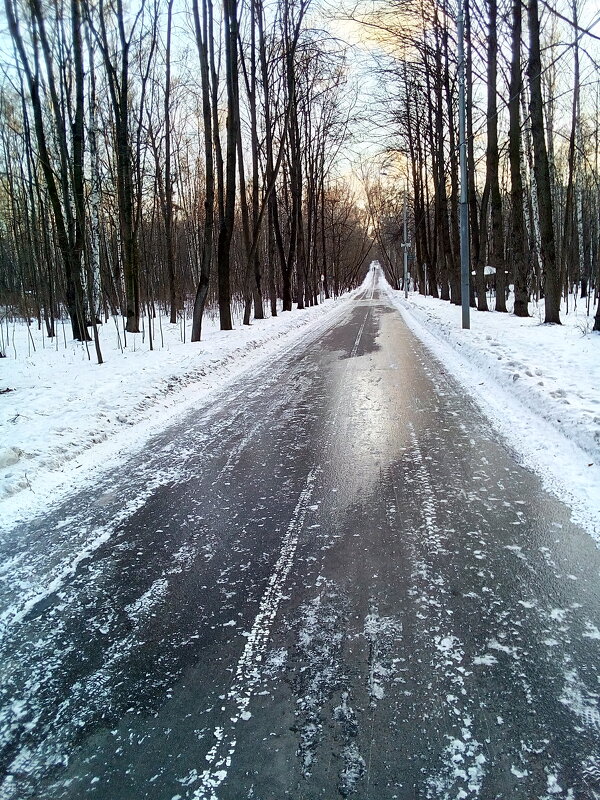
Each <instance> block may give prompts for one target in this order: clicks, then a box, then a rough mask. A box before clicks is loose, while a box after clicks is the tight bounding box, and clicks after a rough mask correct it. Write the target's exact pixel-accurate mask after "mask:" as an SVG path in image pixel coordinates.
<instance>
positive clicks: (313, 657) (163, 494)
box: [0, 281, 600, 800]
mask: <svg viewBox="0 0 600 800" xmlns="http://www.w3.org/2000/svg"><path fill="white" fill-rule="evenodd" d="M0 563H1V564H3V567H2V568H1V569H0V599H1V606H0V624H1V628H0V632H1V641H0V658H1V662H2V678H3V679H2V710H1V712H0V745H1V750H0V754H1V769H2V775H3V778H2V782H1V784H0V798H3V800H28V799H29V798H40V800H42V799H43V800H55V798H69V799H73V800H74V799H75V798H88V797H90V798H102V800H134V799H135V800H142V798H151V800H175V798H178V799H180V800H183V799H184V798H186V799H190V798H194V799H195V800H209V799H210V798H218V800H242V799H243V798H256V799H258V800H283V799H284V798H292V800H316V798H325V800H335V798H340V797H356V798H360V800H393V798H399V799H401V800H404V799H405V798H406V799H408V798H415V799H417V798H419V799H420V798H435V799H436V800H437V799H438V798H448V800H450V798H451V799H452V800H455V799H458V798H484V799H487V798H509V797H510V798H513V799H516V800H519V799H521V798H522V800H533V798H577V800H580V799H581V798H594V797H599V796H600V752H599V744H600V711H599V706H598V699H599V696H600V684H599V674H598V665H599V663H600V659H599V654H600V630H599V629H600V614H599V611H600V597H599V588H598V587H599V581H598V577H599V567H600V557H599V553H598V550H597V548H596V546H595V544H594V543H593V541H592V539H591V538H590V537H589V536H588V535H587V534H586V532H585V531H583V530H581V529H580V528H578V527H577V526H575V525H573V524H572V523H571V522H570V514H569V510H568V508H566V507H565V506H564V505H562V504H561V503H560V502H558V501H557V500H556V499H553V498H552V497H551V496H549V495H548V494H546V493H545V492H544V491H543V489H542V487H541V484H540V481H539V479H538V478H537V477H536V476H535V475H533V474H531V473H530V472H528V471H527V470H525V469H523V468H522V467H521V466H520V465H519V464H518V462H517V460H516V458H515V456H514V454H513V452H512V451H511V449H510V446H509V444H507V443H506V442H504V441H498V439H497V437H496V435H495V434H494V431H493V429H492V428H491V427H490V425H489V423H488V422H487V421H486V419H485V418H484V417H482V416H481V414H480V413H479V412H478V410H477V409H476V408H475V406H474V405H473V404H472V403H471V402H470V401H469V399H468V398H467V397H466V396H465V394H464V393H463V391H462V390H461V388H460V387H459V386H458V385H457V384H456V383H455V382H454V381H453V380H452V378H451V377H450V376H449V375H448V374H446V372H445V370H444V368H443V366H442V365H441V364H440V363H439V362H437V361H435V359H433V358H432V356H431V355H430V354H429V353H428V351H427V350H425V348H424V347H423V346H422V345H421V343H420V342H419V341H418V340H417V339H416V338H415V337H414V336H413V335H412V334H411V332H410V331H409V330H408V329H407V327H406V326H405V324H404V323H403V321H402V319H401V317H400V315H399V314H398V312H397V311H395V310H394V309H393V308H392V307H391V305H390V304H389V302H388V301H387V300H386V298H385V296H380V294H379V291H378V289H377V286H376V283H375V281H374V282H373V284H372V285H371V286H370V288H369V289H368V290H367V291H366V292H365V293H363V295H362V296H360V297H359V298H358V299H356V300H355V301H353V302H352V303H348V304H346V305H345V306H343V307H342V310H340V311H336V312H334V315H333V317H332V318H331V321H330V325H329V326H328V327H326V328H325V327H323V326H322V327H321V328H319V329H318V330H316V331H315V332H314V334H313V335H312V337H305V338H304V339H303V340H302V343H301V344H300V345H298V346H296V347H295V348H292V349H291V350H290V351H289V352H287V353H285V355H284V356H282V357H281V359H280V360H278V361H277V362H275V363H272V364H269V365H265V366H264V367H263V368H262V369H260V370H259V371H258V372H256V373H255V374H253V375H249V376H247V377H246V378H245V379H243V380H241V381H239V382H238V383H237V384H236V385H235V387H234V388H233V389H230V391H229V392H228V393H227V394H226V395H225V396H223V397H221V398H220V399H218V401H216V402H215V403H214V404H213V405H212V406H206V407H203V408H202V409H201V410H199V411H198V412H197V413H195V414H193V415H190V416H188V417H186V418H185V419H183V420H182V421H181V422H180V423H178V424H177V425H176V426H173V427H171V428H169V429H168V430H165V431H161V432H158V433H157V435H156V436H155V437H154V439H153V440H152V441H151V442H150V444H149V445H148V446H147V447H146V448H145V449H144V451H143V453H142V454H139V453H138V454H136V455H135V456H132V457H131V458H129V459H125V460H124V461H123V463H122V464H121V465H120V466H119V469H118V470H115V471H112V472H107V473H106V474H105V476H104V477H103V478H102V479H101V480H100V482H99V483H98V485H97V487H96V488H95V490H94V491H93V492H90V491H86V492H85V493H76V492H75V493H73V495H72V496H71V498H70V499H69V500H68V501H66V502H63V503H62V504H60V505H59V506H58V507H56V508H49V509H48V510H47V513H46V514H45V516H44V518H43V519H41V520H39V519H38V520H32V521H31V523H30V524H29V525H26V526H21V528H19V529H17V530H15V531H13V532H11V533H10V535H6V536H5V537H4V538H3V540H2V541H1V542H0ZM32 585H33V586H34V587H36V591H35V592H33V593H32V590H31V588H30V587H31V586H32ZM40 587H41V588H42V589H43V591H42V593H41V594H40V591H39V590H40Z"/></svg>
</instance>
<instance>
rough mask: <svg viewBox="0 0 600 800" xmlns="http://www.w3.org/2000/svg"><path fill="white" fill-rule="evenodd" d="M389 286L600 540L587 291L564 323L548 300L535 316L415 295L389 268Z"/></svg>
mask: <svg viewBox="0 0 600 800" xmlns="http://www.w3.org/2000/svg"><path fill="white" fill-rule="evenodd" d="M380 287H381V290H382V291H384V292H386V293H387V294H388V296H389V297H390V299H391V301H392V302H393V303H394V305H395V306H397V308H398V309H399V310H400V312H401V313H402V315H403V317H404V320H405V322H406V323H407V324H408V325H409V327H410V328H411V329H412V330H413V332H414V333H415V334H416V335H417V336H419V338H421V339H422V341H423V342H424V344H425V345H426V346H427V347H428V348H429V349H430V350H431V351H432V352H433V353H434V354H435V355H436V356H437V357H438V358H439V359H440V361H442V363H443V364H444V367H445V368H446V369H447V370H448V371H449V372H451V373H452V374H453V375H454V376H455V377H456V378H458V380H459V381H460V382H461V383H462V384H463V385H464V387H465V388H466V389H467V390H468V391H469V393H470V395H471V396H472V397H473V398H474V399H475V401H476V402H477V403H478V405H479V406H480V408H481V409H482V410H483V411H484V413H485V414H486V415H487V417H488V418H489V419H490V420H491V421H492V423H493V424H494V426H495V427H496V429H497V430H498V431H499V432H500V433H501V434H502V435H504V436H505V437H506V439H507V440H508V442H509V443H510V445H511V446H512V447H513V448H514V449H515V451H516V452H517V454H518V455H519V457H520V460H521V461H522V462H523V463H525V464H526V465H527V466H528V467H530V468H531V469H534V470H535V471H536V472H538V473H539V474H540V476H541V477H542V479H543V481H544V484H545V487H546V488H547V489H548V490H549V491H551V492H553V493H554V494H555V495H557V496H558V497H560V498H561V499H562V500H565V501H566V502H568V503H569V505H570V506H571V507H572V509H573V512H574V516H575V518H576V519H577V521H578V522H580V523H581V524H583V525H584V526H585V527H586V528H587V529H588V530H589V531H590V533H592V535H593V536H594V537H595V538H596V540H597V541H598V542H600V391H599V388H598V387H600V358H599V354H600V334H598V333H591V328H592V325H593V319H592V317H591V316H588V315H586V309H585V304H584V301H581V300H580V301H579V306H578V308H577V309H574V307H573V302H571V304H570V307H569V313H568V314H567V313H566V311H565V309H564V308H563V312H562V316H561V318H562V320H563V325H561V326H558V325H544V324H542V319H543V314H542V312H543V303H542V304H541V305H540V307H539V308H538V307H537V306H536V305H535V304H532V305H531V306H530V313H531V314H532V316H531V317H530V318H527V319H522V318H519V317H515V316H514V315H512V314H500V313H490V312H478V311H476V310H475V309H471V329H470V330H462V328H461V309H460V307H459V306H453V305H451V304H450V303H448V302H446V301H442V300H436V299H434V298H432V297H423V296H422V295H419V294H416V293H414V292H410V293H409V297H408V299H407V300H405V299H404V294H403V292H397V291H394V290H393V289H392V288H391V287H390V286H389V284H388V283H387V282H386V281H385V279H384V278H382V279H381V284H380Z"/></svg>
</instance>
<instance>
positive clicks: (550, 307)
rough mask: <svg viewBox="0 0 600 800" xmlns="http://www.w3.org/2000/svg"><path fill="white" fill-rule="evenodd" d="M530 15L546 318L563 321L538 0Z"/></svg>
mask: <svg viewBox="0 0 600 800" xmlns="http://www.w3.org/2000/svg"><path fill="white" fill-rule="evenodd" d="M527 17H528V25H529V63H528V65H527V72H528V77H529V90H530V100H529V110H530V115H531V137H532V142H533V168H534V175H535V182H536V189H537V199H538V210H539V218H540V254H541V261H542V269H543V271H544V277H543V282H544V295H545V306H546V313H545V318H544V322H547V323H556V324H559V325H560V294H561V292H560V277H559V274H558V268H557V263H556V245H555V240H554V226H553V223H552V193H551V187H550V168H549V164H548V152H547V150H546V140H545V136H544V111H543V98H542V86H541V71H542V61H541V54H540V21H539V13H538V2H537V0H528V4H527Z"/></svg>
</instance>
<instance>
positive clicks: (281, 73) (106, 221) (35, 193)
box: [0, 0, 372, 360]
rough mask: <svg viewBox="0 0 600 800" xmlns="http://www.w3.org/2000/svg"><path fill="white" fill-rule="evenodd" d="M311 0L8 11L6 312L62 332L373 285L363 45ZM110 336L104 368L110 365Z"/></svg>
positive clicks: (197, 329)
mask: <svg viewBox="0 0 600 800" xmlns="http://www.w3.org/2000/svg"><path fill="white" fill-rule="evenodd" d="M309 2H310V0H282V1H281V2H278V3H270V4H267V3H265V2H263V0H249V2H241V0H223V2H222V3H221V2H219V3H213V0H190V1H189V3H186V2H184V0H132V2H129V3H128V2H126V0H5V2H4V14H5V23H6V25H5V28H6V30H7V31H8V35H5V36H3V37H2V39H1V40H0V41H1V46H2V48H3V50H4V57H3V61H4V70H3V81H2V87H1V95H0V115H1V123H0V131H1V133H0V137H1V152H0V162H1V165H0V176H1V177H0V192H1V194H0V305H1V306H3V308H4V311H5V312H6V313H11V314H13V315H18V316H21V317H23V318H26V319H29V320H33V319H37V321H38V324H39V325H43V326H45V328H46V331H47V335H48V336H54V334H55V323H56V320H58V319H61V318H63V317H65V316H68V317H69V318H70V322H71V326H72V332H73V337H74V338H75V339H78V340H83V339H87V338H89V337H90V336H91V334H97V325H98V324H100V323H101V322H102V321H106V320H107V319H108V318H109V316H110V315H114V314H121V315H123V319H124V323H125V328H126V331H128V332H133V333H135V332H137V331H139V330H140V320H141V318H142V316H143V315H146V314H147V315H151V316H153V315H155V314H157V313H160V311H161V310H166V311H167V313H168V314H169V315H170V319H171V322H176V321H177V319H178V316H180V315H181V314H185V313H188V314H190V315H192V317H193V330H192V340H194V341H197V340H199V339H200V336H201V327H202V318H203V313H204V310H205V309H206V308H208V307H212V308H216V307H218V313H219V319H220V325H221V328H222V329H224V330H228V329H231V328H232V307H233V308H234V309H239V310H240V312H241V310H242V309H243V314H244V322H245V323H246V324H249V322H250V320H251V318H252V316H254V317H255V318H262V317H263V316H264V314H265V307H266V306H267V304H270V310H271V313H272V314H276V313H277V311H278V309H279V310H281V308H283V310H284V311H289V310H291V309H292V304H293V302H295V303H297V305H298V307H300V308H302V307H304V306H305V305H312V304H313V303H316V302H317V298H318V296H319V295H320V294H323V295H324V296H327V297H329V296H330V295H337V294H339V293H340V292H342V291H344V290H346V289H348V288H350V287H353V286H355V285H357V283H358V282H360V280H361V279H362V278H363V277H364V274H365V271H366V268H367V265H368V263H369V261H370V255H369V253H370V250H371V246H372V236H371V235H370V232H369V227H368V218H367V213H366V211H365V209H364V206H361V205H359V204H358V203H357V201H356V199H355V197H354V195H353V193H352V191H351V190H350V188H349V185H348V184H347V183H345V182H344V181H343V180H342V179H341V178H340V177H339V171H336V159H337V155H338V153H339V152H340V150H341V148H343V146H344V142H345V141H346V140H347V138H348V136H349V132H350V131H349V121H350V117H351V114H352V103H351V102H350V101H349V100H348V97H349V93H348V92H347V86H346V84H347V81H348V70H347V64H346V59H347V55H346V48H345V47H344V46H343V45H342V44H341V43H340V42H338V41H336V40H334V39H333V38H332V37H329V36H325V35H324V34H323V32H322V31H319V30H315V29H314V28H313V27H311V26H309V24H308V12H309ZM95 339H96V349H97V354H98V359H99V360H101V353H100V348H99V344H98V337H97V335H96V336H95Z"/></svg>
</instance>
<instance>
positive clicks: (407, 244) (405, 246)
mask: <svg viewBox="0 0 600 800" xmlns="http://www.w3.org/2000/svg"><path fill="white" fill-rule="evenodd" d="M402 218H403V222H404V241H403V242H402V250H403V251H404V297H405V298H408V251H409V249H410V242H409V241H408V220H407V208H406V189H405V190H404V211H403V214H402Z"/></svg>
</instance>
